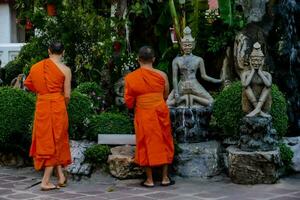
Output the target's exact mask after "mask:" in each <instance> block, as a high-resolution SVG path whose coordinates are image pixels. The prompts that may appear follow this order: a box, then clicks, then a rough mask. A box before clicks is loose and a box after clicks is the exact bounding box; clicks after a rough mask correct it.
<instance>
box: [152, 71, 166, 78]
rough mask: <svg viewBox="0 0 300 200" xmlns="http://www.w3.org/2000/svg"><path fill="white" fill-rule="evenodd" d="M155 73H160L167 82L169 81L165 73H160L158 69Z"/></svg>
mask: <svg viewBox="0 0 300 200" xmlns="http://www.w3.org/2000/svg"><path fill="white" fill-rule="evenodd" d="M154 71H155V72H157V73H159V74H160V75H161V76H162V77H163V78H164V79H165V80H168V76H167V74H166V73H165V72H163V71H160V70H158V69H154Z"/></svg>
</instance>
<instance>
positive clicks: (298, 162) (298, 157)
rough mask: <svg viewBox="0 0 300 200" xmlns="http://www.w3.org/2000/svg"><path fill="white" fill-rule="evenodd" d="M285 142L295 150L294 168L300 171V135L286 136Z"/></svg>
mask: <svg viewBox="0 0 300 200" xmlns="http://www.w3.org/2000/svg"><path fill="white" fill-rule="evenodd" d="M284 143H286V144H287V145H288V146H289V147H290V148H291V150H292V151H293V152H294V157H293V160H292V169H293V170H294V171H295V172H300V137H286V138H284Z"/></svg>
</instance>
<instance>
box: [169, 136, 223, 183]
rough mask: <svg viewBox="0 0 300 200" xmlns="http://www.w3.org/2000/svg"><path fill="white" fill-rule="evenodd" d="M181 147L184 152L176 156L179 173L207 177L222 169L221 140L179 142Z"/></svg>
mask: <svg viewBox="0 0 300 200" xmlns="http://www.w3.org/2000/svg"><path fill="white" fill-rule="evenodd" d="M179 147H180V149H181V150H182V152H180V153H179V155H178V156H177V157H176V158H175V161H176V162H175V163H176V166H175V168H176V171H177V173H178V175H180V176H184V177H202V178H206V177H211V176H215V175H217V174H219V173H220V171H221V170H222V165H221V159H222V152H221V151H222V150H221V148H222V147H221V145H220V143H219V142H217V141H209V142H201V143H191V144H179Z"/></svg>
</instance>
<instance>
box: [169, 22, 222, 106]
mask: <svg viewBox="0 0 300 200" xmlns="http://www.w3.org/2000/svg"><path fill="white" fill-rule="evenodd" d="M183 32H184V37H183V38H181V42H180V45H181V48H182V51H183V53H184V55H183V56H178V57H176V58H175V59H174V60H173V63H172V70H173V88H174V89H173V91H172V92H171V94H170V95H169V97H168V100H167V104H168V106H169V107H199V106H209V105H211V104H212V102H213V98H212V96H211V95H210V94H209V93H208V92H207V91H206V90H205V89H204V88H203V87H202V85H201V84H200V83H199V82H198V80H197V78H196V72H197V70H198V69H199V70H200V73H201V77H202V78H203V79H204V80H206V81H210V82H213V83H221V82H222V80H220V79H215V78H212V77H209V76H208V75H207V74H206V71H205V66H204V62H203V59H202V58H201V57H198V56H195V55H193V54H192V50H193V48H194V46H195V40H194V38H193V37H192V35H191V29H190V28H189V27H186V28H185V29H184V31H183ZM178 71H179V75H180V80H179V82H178V78H177V77H178Z"/></svg>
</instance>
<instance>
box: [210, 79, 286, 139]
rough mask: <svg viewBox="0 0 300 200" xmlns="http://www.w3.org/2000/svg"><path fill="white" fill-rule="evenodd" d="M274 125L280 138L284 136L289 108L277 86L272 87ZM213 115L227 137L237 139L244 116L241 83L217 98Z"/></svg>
mask: <svg viewBox="0 0 300 200" xmlns="http://www.w3.org/2000/svg"><path fill="white" fill-rule="evenodd" d="M270 114H271V115H272V123H273V126H274V128H275V129H276V130H277V133H278V134H279V136H280V137H282V136H284V134H285V133H286V131H287V128H288V117H287V107H286V101H285V98H284V95H283V94H282V93H281V92H280V91H279V90H278V87H277V86H276V85H274V84H273V85H272V107H271V111H270ZM213 115H214V116H215V118H216V121H217V125H218V126H219V127H220V128H223V130H224V133H225V135H227V136H233V137H237V136H238V134H239V127H240V121H241V119H242V117H243V116H244V113H243V111H242V85H241V83H240V82H235V83H232V85H230V86H229V87H227V88H225V89H224V90H223V91H222V92H221V93H220V94H219V95H218V96H217V98H216V100H215V103H214V108H213Z"/></svg>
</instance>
